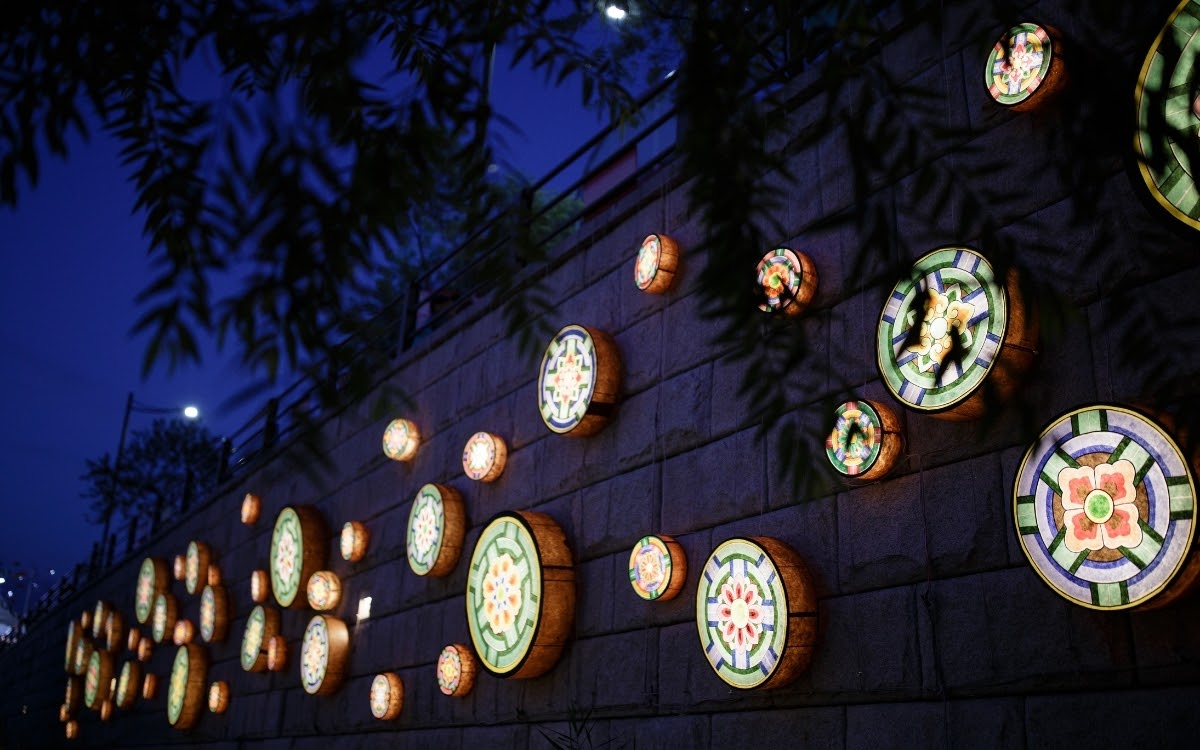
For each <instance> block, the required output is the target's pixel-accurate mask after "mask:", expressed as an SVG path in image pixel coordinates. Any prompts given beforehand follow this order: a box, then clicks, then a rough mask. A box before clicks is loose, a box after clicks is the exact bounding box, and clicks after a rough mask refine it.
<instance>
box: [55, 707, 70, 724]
mask: <svg viewBox="0 0 1200 750" xmlns="http://www.w3.org/2000/svg"><path fill="white" fill-rule="evenodd" d="M58 720H59V722H61V723H63V724H65V723H67V722H68V721H70V720H71V712H70V710H68V708H67V704H66V703H63V704H61V705H59V707H58Z"/></svg>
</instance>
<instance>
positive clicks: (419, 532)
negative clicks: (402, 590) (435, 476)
mask: <svg viewBox="0 0 1200 750" xmlns="http://www.w3.org/2000/svg"><path fill="white" fill-rule="evenodd" d="M465 533H466V513H465V511H464V510H463V501H462V496H461V495H459V494H458V490H456V489H454V488H453V487H450V486H448V485H443V484H427V485H425V486H424V487H422V488H421V489H420V490H419V491H418V492H417V496H416V498H414V499H413V504H412V510H410V511H409V514H408V533H407V548H408V565H409V567H410V568H412V571H413V572H414V573H416V574H417V575H419V576H426V575H428V576H444V575H448V574H449V573H450V572H451V571H452V570H454V566H455V565H456V564H457V563H458V558H459V557H460V556H461V555H462V547H463V535H464V534H465Z"/></svg>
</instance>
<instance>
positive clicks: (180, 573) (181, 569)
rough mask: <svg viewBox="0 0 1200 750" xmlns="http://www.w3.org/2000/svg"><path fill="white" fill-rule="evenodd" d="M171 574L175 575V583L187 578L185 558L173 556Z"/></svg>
mask: <svg viewBox="0 0 1200 750" xmlns="http://www.w3.org/2000/svg"><path fill="white" fill-rule="evenodd" d="M171 572H172V573H174V574H175V580H176V581H182V580H183V579H184V578H185V577H186V576H187V558H185V557H184V556H183V555H175V560H174V562H172V563H171Z"/></svg>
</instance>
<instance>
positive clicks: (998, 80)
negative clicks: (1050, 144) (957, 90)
mask: <svg viewBox="0 0 1200 750" xmlns="http://www.w3.org/2000/svg"><path fill="white" fill-rule="evenodd" d="M1059 39H1060V37H1059V34H1058V32H1057V31H1055V30H1054V29H1052V28H1050V27H1048V26H1038V25H1037V24H1035V23H1022V24H1017V25H1016V26H1014V27H1012V28H1011V29H1009V30H1008V33H1007V34H1005V35H1004V36H1003V37H1001V38H1000V39H999V40H998V41H997V42H996V44H995V46H993V47H992V52H991V54H990V55H989V56H988V61H987V67H985V68H984V71H983V85H984V86H986V87H987V90H988V93H990V94H991V95H992V98H993V99H995V100H996V102H997V103H999V104H1003V105H1004V106H1006V107H1011V108H1012V109H1014V110H1017V111H1024V110H1030V109H1034V108H1036V107H1038V106H1041V104H1043V103H1044V102H1047V101H1049V100H1050V99H1051V98H1053V97H1054V95H1055V94H1057V93H1058V92H1059V91H1060V90H1061V89H1062V88H1063V86H1064V84H1065V82H1066V75H1065V73H1064V72H1063V61H1062V54H1061V51H1062V50H1061V48H1062V44H1061V42H1060V41H1059Z"/></svg>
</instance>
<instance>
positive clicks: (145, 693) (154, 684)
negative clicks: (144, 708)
mask: <svg viewBox="0 0 1200 750" xmlns="http://www.w3.org/2000/svg"><path fill="white" fill-rule="evenodd" d="M157 692H158V675H154V674H149V673H147V674H146V676H145V678H144V679H143V680H142V699H143V700H148V701H149V700H154V695H155V693H157Z"/></svg>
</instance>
